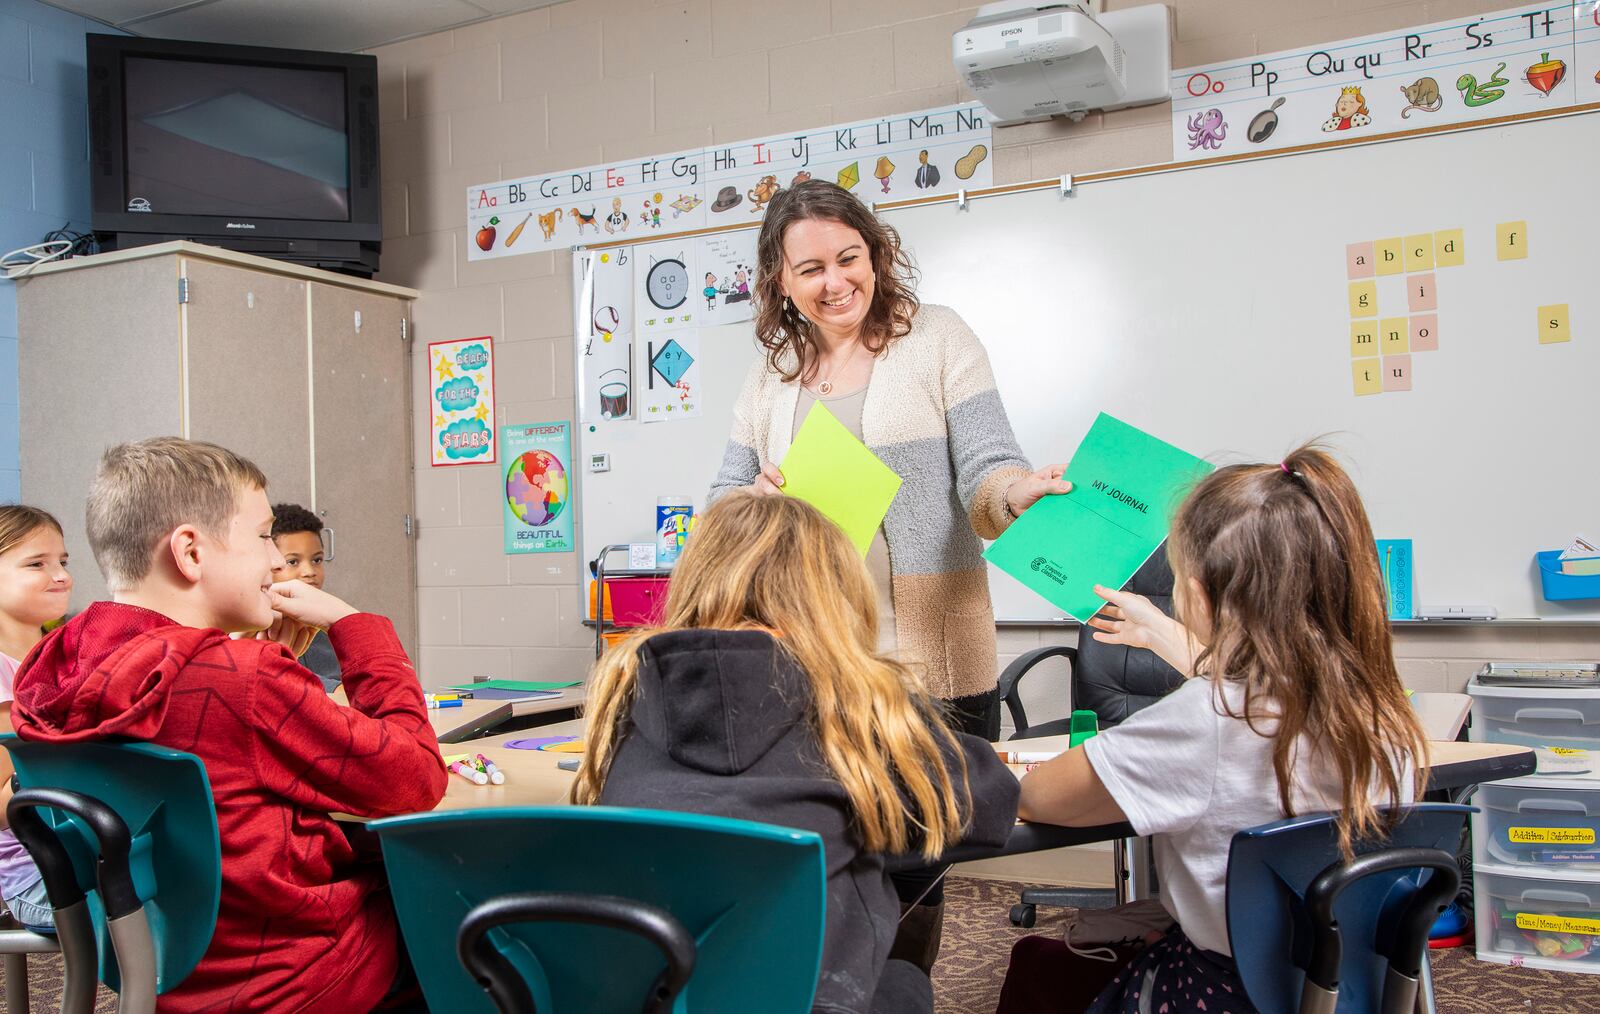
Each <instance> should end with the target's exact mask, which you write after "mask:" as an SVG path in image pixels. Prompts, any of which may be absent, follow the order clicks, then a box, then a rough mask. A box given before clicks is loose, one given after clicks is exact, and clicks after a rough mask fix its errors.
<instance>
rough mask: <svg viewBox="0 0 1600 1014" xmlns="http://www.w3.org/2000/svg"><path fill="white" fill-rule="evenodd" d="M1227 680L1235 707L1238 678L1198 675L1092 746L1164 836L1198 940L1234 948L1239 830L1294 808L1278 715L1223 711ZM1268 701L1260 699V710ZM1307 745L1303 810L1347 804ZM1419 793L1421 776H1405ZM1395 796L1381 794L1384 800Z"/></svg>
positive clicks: (1177, 906)
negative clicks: (1279, 772) (1231, 869)
mask: <svg viewBox="0 0 1600 1014" xmlns="http://www.w3.org/2000/svg"><path fill="white" fill-rule="evenodd" d="M1219 687H1220V693H1221V694H1223V695H1225V697H1224V699H1225V700H1226V701H1227V703H1228V704H1229V706H1230V707H1231V709H1232V710H1233V712H1234V713H1235V714H1238V713H1240V712H1241V711H1242V707H1241V706H1242V704H1243V701H1244V689H1243V688H1242V687H1241V686H1240V685H1239V684H1237V683H1232V682H1222V683H1220V684H1219V683H1213V682H1212V681H1210V680H1207V679H1191V680H1189V681H1187V682H1186V683H1185V684H1184V685H1183V686H1181V687H1179V688H1178V689H1177V690H1175V691H1174V692H1173V693H1171V694H1169V695H1168V696H1167V697H1165V698H1163V699H1162V700H1160V701H1158V702H1156V703H1155V704H1152V705H1151V706H1150V707H1148V708H1145V709H1144V710H1143V711H1140V712H1137V713H1136V714H1134V715H1133V716H1132V717H1131V718H1129V719H1128V720H1127V721H1125V722H1123V723H1122V724H1121V725H1119V726H1117V727H1116V728H1114V729H1108V730H1106V731H1105V732H1103V733H1101V734H1100V735H1098V736H1096V737H1094V738H1093V739H1091V740H1089V741H1088V742H1086V743H1085V744H1084V750H1085V751H1086V752H1087V753H1088V757H1089V763H1090V764H1091V765H1092V766H1093V767H1094V770H1095V773H1096V774H1097V775H1099V776H1100V781H1101V782H1103V783H1104V784H1105V787H1106V789H1107V791H1109V792H1110V793H1111V798H1113V799H1115V800H1116V801H1117V805H1118V806H1120V807H1122V812H1123V813H1125V814H1127V815H1128V821H1129V822H1130V823H1131V824H1133V828H1134V830H1135V831H1138V832H1139V834H1141V835H1153V836H1154V838H1155V863H1156V873H1157V875H1158V876H1159V877H1160V878H1161V901H1162V904H1164V905H1165V906H1166V909H1167V911H1168V912H1170V913H1171V914H1172V917H1173V918H1174V919H1176V920H1177V921H1178V925H1180V926H1182V927H1183V931H1184V933H1186V934H1187V935H1188V937H1189V939H1190V940H1192V941H1194V943H1195V944H1196V945H1197V946H1199V947H1203V948H1205V949H1206V950H1208V951H1216V952H1217V953H1219V954H1232V953H1233V951H1232V949H1231V948H1230V947H1229V946H1228V918H1227V907H1226V899H1227V879H1228V849H1229V847H1230V846H1231V845H1232V843H1233V836H1234V834H1235V833H1236V832H1238V831H1242V830H1244V829H1245V828H1249V827H1255V826H1257V825H1259V824H1267V823H1271V822H1272V821H1274V820H1281V819H1282V818H1283V817H1285V816H1287V814H1285V813H1284V812H1283V808H1282V807H1281V806H1280V805H1279V804H1278V780H1277V776H1276V775H1275V774H1274V773H1273V770H1272V743H1273V741H1272V739H1271V738H1270V734H1271V733H1272V732H1273V730H1274V728H1275V723H1274V722H1273V721H1272V720H1271V719H1262V718H1259V717H1258V718H1257V719H1256V729H1259V730H1261V731H1262V732H1265V733H1267V734H1268V735H1259V734H1258V733H1257V732H1256V731H1254V730H1252V729H1251V728H1250V726H1249V724H1248V723H1246V722H1245V721H1244V720H1243V719H1241V718H1230V717H1228V715H1226V714H1225V713H1223V710H1222V708H1221V706H1220V704H1219V703H1218V701H1217V699H1216V697H1215V696H1214V692H1215V691H1216V688H1219ZM1261 710H1262V706H1261V704H1260V702H1259V701H1258V702H1257V703H1256V711H1257V713H1260V712H1261ZM1308 752H1309V751H1300V752H1299V753H1298V754H1297V756H1296V761H1295V765H1294V768H1293V773H1294V777H1293V786H1292V792H1291V796H1290V798H1291V800H1292V801H1293V803H1294V807H1295V812H1296V813H1302V814H1303V813H1315V812H1319V811H1326V810H1335V809H1338V807H1339V781H1338V776H1337V774H1335V773H1334V772H1332V771H1331V770H1330V767H1329V765H1326V764H1321V765H1319V764H1316V763H1314V762H1313V761H1311V760H1308V759H1307V757H1306V754H1307V753H1308ZM1401 785H1402V789H1403V790H1405V791H1406V792H1407V793H1409V791H1410V786H1411V779H1410V778H1405V779H1403V780H1402V782H1401ZM1386 802H1387V800H1382V801H1379V805H1384V803H1386Z"/></svg>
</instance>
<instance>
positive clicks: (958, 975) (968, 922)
mask: <svg viewBox="0 0 1600 1014" xmlns="http://www.w3.org/2000/svg"><path fill="white" fill-rule="evenodd" d="M1020 890H1021V885H1020V884H1012V883H1007V882H1005V881H1000V880H976V879H972V878H970V877H952V878H950V880H949V881H948V882H947V884H946V886H945V924H944V947H943V949H942V950H941V951H940V953H939V963H938V964H937V965H935V966H934V968H933V995H934V999H935V1004H936V1008H937V1014H993V1012H994V1006H995V1002H996V1001H997V1000H998V999H999V997H1000V984H1001V983H1002V982H1003V981H1005V977H1006V961H1007V959H1008V957H1009V956H1010V954H1011V946H1012V944H1014V943H1016V941H1017V940H1019V939H1020V938H1022V937H1024V936H1027V935H1028V934H1030V933H1041V934H1049V935H1051V936H1055V935H1057V934H1059V933H1061V932H1062V929H1063V926H1062V921H1061V912H1062V910H1061V909H1054V910H1052V909H1047V908H1041V909H1039V922H1038V925H1036V926H1034V927H1033V928H1032V929H1028V930H1023V929H1017V928H1016V927H1015V926H1012V925H1011V923H1010V921H1009V920H1008V919H1007V913H1008V912H1009V910H1010V908H1011V905H1012V904H1013V903H1014V902H1015V901H1016V900H1017V892H1018V891H1020ZM1432 954H1433V981H1434V991H1435V996H1436V998H1437V1003H1436V1006H1437V1007H1438V1010H1439V1014H1513V1012H1516V1014H1528V1012H1537V1014H1595V1012H1600V976H1593V975H1575V974H1570V973H1561V972H1545V971H1539V970H1536V969H1531V968H1511V967H1508V966H1505V965H1493V964H1488V963H1486V962H1482V961H1479V960H1477V959H1476V958H1474V957H1473V956H1472V950H1471V949H1470V948H1457V949H1454V950H1445V951H1434V952H1432ZM1040 1014H1046V1012H1040ZM1049 1014H1053V1012H1049Z"/></svg>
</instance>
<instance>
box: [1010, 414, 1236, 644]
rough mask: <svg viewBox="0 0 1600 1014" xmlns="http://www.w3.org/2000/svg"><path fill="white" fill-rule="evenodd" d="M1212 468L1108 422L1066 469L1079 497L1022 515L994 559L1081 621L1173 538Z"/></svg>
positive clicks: (1053, 499) (1101, 421) (1094, 430)
mask: <svg viewBox="0 0 1600 1014" xmlns="http://www.w3.org/2000/svg"><path fill="white" fill-rule="evenodd" d="M1211 469H1212V466H1211V465H1210V464H1209V463H1207V462H1205V461H1202V460H1200V459H1199V458H1197V457H1195V456H1194V455H1192V454H1189V453H1187V452H1185V451H1181V450H1179V449H1178V448H1176V447H1173V446H1172V445H1171V444H1168V443H1165V442H1163V441H1161V440H1157V439H1156V438H1155V437H1153V436H1150V435H1149V434H1148V433H1144V432H1142V431H1140V430H1137V429H1135V428H1134V427H1132V426H1129V425H1128V424H1127V423H1125V422H1122V421H1121V420H1119V419H1116V418H1113V417H1112V416H1109V415H1106V414H1105V413H1104V412H1102V413H1100V416H1099V418H1097V419H1096V420H1095V421H1094V425H1093V426H1091V427H1090V428H1089V433H1088V435H1087V436H1085V437H1084V438H1083V443H1082V444H1080V445H1079V446H1078V450H1077V453H1075V454H1074V455H1073V456H1072V462H1071V464H1069V465H1068V466H1067V473H1066V476H1065V478H1066V479H1067V481H1068V482H1070V483H1072V492H1070V493H1064V494H1061V495H1059V496H1047V497H1045V498H1044V499H1043V500H1040V501H1039V502H1038V503H1037V504H1035V505H1033V506H1032V507H1031V508H1029V509H1028V510H1027V511H1025V512H1023V515H1022V517H1020V518H1018V519H1017V520H1016V521H1014V522H1012V524H1011V527H1010V528H1008V529H1006V532H1005V534H1004V535H1002V536H1000V538H999V539H997V540H996V541H995V543H994V544H993V545H992V546H990V547H989V550H988V552H986V553H984V557H985V559H987V560H988V561H989V562H990V563H993V564H994V565H995V566H996V567H999V568H1000V569H1001V570H1003V571H1005V572H1006V573H1007V574H1010V575H1011V576H1012V577H1014V578H1016V579H1017V580H1018V581H1021V582H1022V583H1023V584H1025V585H1027V586H1028V587H1029V588H1032V589H1033V590H1034V591H1036V592H1038V593H1039V594H1040V595H1042V596H1044V598H1045V599H1047V600H1049V601H1050V603H1052V604H1053V605H1056V606H1059V607H1061V608H1062V609H1063V610H1065V611H1066V612H1067V614H1068V615H1069V616H1072V617H1073V618H1074V619H1077V620H1079V621H1083V620H1087V619H1088V618H1089V617H1091V616H1093V615H1094V614H1095V613H1096V612H1098V611H1099V609H1100V607H1101V606H1103V605H1105V600H1104V599H1102V598H1100V596H1098V595H1096V594H1095V593H1094V586H1095V585H1097V584H1101V585H1105V586H1106V587H1107V588H1121V587H1122V586H1123V585H1124V584H1126V583H1127V582H1128V579H1129V578H1131V577H1133V575H1134V572H1135V571H1137V570H1138V569H1139V568H1140V567H1141V566H1143V565H1144V562H1145V560H1147V559H1149V558H1150V554H1151V553H1153V552H1155V550H1156V547H1158V546H1160V545H1161V542H1162V540H1163V539H1165V538H1166V537H1167V527H1168V525H1169V524H1170V522H1171V519H1172V513H1173V511H1174V510H1176V509H1177V506H1178V504H1179V503H1180V502H1181V501H1182V500H1183V498H1184V496H1185V495H1187V494H1188V492H1189V490H1190V488H1191V487H1192V486H1193V485H1194V483H1195V482H1197V481H1199V480H1200V479H1202V478H1204V477H1205V476H1206V475H1207V474H1209V473H1210V472H1211Z"/></svg>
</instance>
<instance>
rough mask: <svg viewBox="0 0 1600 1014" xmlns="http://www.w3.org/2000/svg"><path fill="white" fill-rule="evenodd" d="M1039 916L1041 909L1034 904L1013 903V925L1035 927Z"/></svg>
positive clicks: (1027, 927) (1026, 927)
mask: <svg viewBox="0 0 1600 1014" xmlns="http://www.w3.org/2000/svg"><path fill="white" fill-rule="evenodd" d="M1038 918H1039V910H1038V909H1036V908H1035V907H1034V906H1032V905H1026V904H1023V905H1012V906H1011V925H1013V926H1021V927H1022V928H1023V929H1033V924H1034V922H1035V921H1037V919H1038Z"/></svg>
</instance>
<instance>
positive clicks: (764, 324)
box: [754, 180, 919, 384]
mask: <svg viewBox="0 0 1600 1014" xmlns="http://www.w3.org/2000/svg"><path fill="white" fill-rule="evenodd" d="M808 219H815V220H820V221H825V222H839V223H840V224H842V225H847V226H849V227H850V228H852V229H854V230H855V231H856V232H858V233H860V234H861V238H862V240H863V241H865V243H866V246H867V252H868V256H869V258H870V259H871V261H872V273H873V275H874V278H875V287H876V291H875V292H874V293H873V297H872V305H871V306H870V307H868V308H867V316H866V319H865V320H864V321H863V322H862V325H861V343H862V344H863V345H865V346H866V348H867V350H868V351H870V352H872V354H873V355H877V354H878V353H880V352H882V351H883V350H884V349H885V348H887V347H888V346H889V344H890V343H891V342H893V341H894V340H895V339H897V338H902V337H904V336H905V335H907V334H908V333H910V331H911V319H912V318H913V317H915V316H916V314H917V307H918V305H919V304H918V303H917V295H916V291H915V286H916V275H917V271H916V268H915V267H914V266H912V263H911V258H910V257H909V256H908V255H907V254H906V252H905V250H904V249H902V248H901V246H900V234H899V233H898V232H896V231H895V230H894V227H893V226H890V225H888V224H887V223H885V222H881V221H879V220H878V218H877V216H876V215H874V214H873V213H872V211H871V209H869V208H868V207H867V206H866V205H865V204H863V203H861V201H860V200H859V199H858V198H856V197H855V196H853V195H852V194H851V193H850V191H848V190H846V189H844V188H843V187H841V186H839V185H838V184H836V183H830V182H828V181H827V180H806V181H805V182H803V183H798V184H796V185H794V186H792V187H790V188H789V189H787V190H784V191H782V192H780V193H779V194H778V196H777V197H774V198H773V199H772V203H771V204H770V205H768V206H767V217H766V219H765V220H764V221H763V222H762V224H761V235H760V236H759V237H758V238H757V240H756V291H755V300H754V302H755V309H756V318H755V324H756V339H757V340H758V341H759V342H760V343H761V347H762V348H764V349H766V350H767V365H768V366H769V367H771V368H772V370H773V371H774V372H776V373H778V374H779V375H781V376H782V377H783V379H784V381H785V382H786V383H787V382H789V381H792V380H794V379H795V378H797V377H798V378H800V381H801V383H804V384H809V383H810V382H811V381H812V379H814V376H815V374H816V369H817V359H818V353H819V352H820V349H819V348H818V347H817V338H816V335H815V333H814V328H813V325H812V323H811V322H810V321H809V320H807V319H806V318H805V317H804V316H802V315H801V314H800V311H798V310H796V309H795V308H794V306H793V305H792V304H791V303H790V302H789V301H788V300H786V299H784V297H783V292H782V291H781V290H780V289H779V287H778V283H779V277H780V275H781V274H782V271H783V239H784V236H785V234H787V232H788V230H789V226H791V225H793V224H794V223H796V222H801V221H806V220H808Z"/></svg>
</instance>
